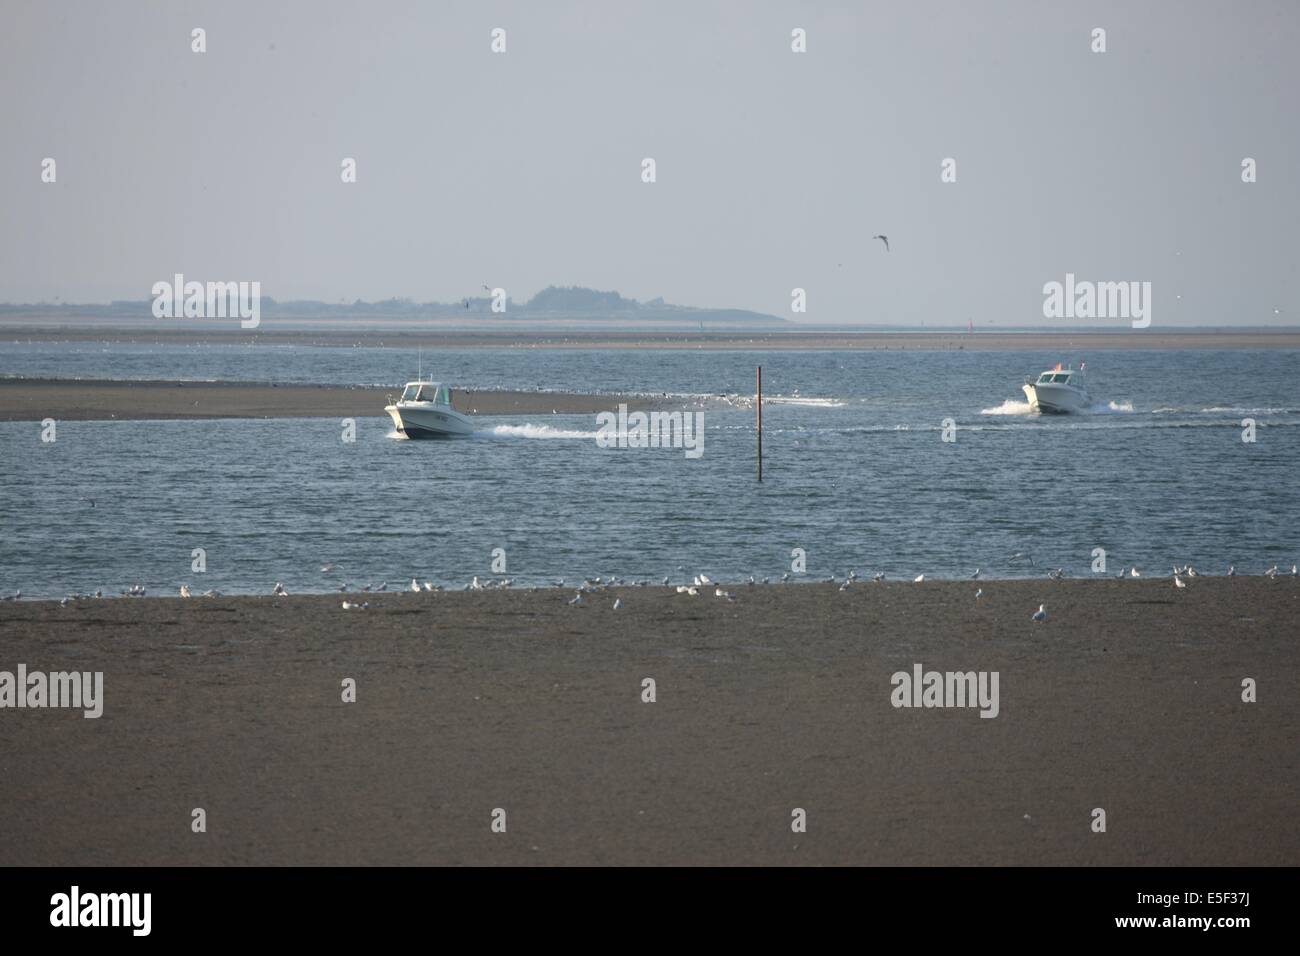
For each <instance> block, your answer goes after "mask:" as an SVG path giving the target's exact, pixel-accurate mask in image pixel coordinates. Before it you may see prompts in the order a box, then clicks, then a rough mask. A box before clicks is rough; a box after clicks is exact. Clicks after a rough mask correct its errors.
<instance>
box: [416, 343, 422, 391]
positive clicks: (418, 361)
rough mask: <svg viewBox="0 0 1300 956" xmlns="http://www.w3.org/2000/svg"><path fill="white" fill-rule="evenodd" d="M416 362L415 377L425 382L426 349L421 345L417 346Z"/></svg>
mask: <svg viewBox="0 0 1300 956" xmlns="http://www.w3.org/2000/svg"><path fill="white" fill-rule="evenodd" d="M415 362H416V365H415V377H416V378H417V379H418V380H419V381H421V382H423V381H424V349H423V348H419V347H417V348H416V350H415Z"/></svg>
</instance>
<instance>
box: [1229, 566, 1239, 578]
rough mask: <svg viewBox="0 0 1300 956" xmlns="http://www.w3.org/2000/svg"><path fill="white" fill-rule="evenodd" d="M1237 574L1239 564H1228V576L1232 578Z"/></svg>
mask: <svg viewBox="0 0 1300 956" xmlns="http://www.w3.org/2000/svg"><path fill="white" fill-rule="evenodd" d="M1236 575H1237V566H1236V565H1235V564H1230V565H1228V577H1230V578H1231V577H1236Z"/></svg>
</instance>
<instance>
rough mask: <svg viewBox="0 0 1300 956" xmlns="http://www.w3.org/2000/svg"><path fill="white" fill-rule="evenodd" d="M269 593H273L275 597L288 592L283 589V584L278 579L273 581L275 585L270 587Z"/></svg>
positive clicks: (282, 595)
mask: <svg viewBox="0 0 1300 956" xmlns="http://www.w3.org/2000/svg"><path fill="white" fill-rule="evenodd" d="M271 593H272V594H274V595H275V596H276V597H288V596H289V592H288V591H286V590H285V589H284V585H283V584H281V583H280V582H279V581H276V582H275V587H274V588H272V589H271Z"/></svg>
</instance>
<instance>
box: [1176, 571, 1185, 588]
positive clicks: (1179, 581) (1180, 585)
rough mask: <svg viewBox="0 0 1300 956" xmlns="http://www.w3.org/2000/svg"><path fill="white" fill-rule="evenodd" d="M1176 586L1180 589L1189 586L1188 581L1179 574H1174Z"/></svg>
mask: <svg viewBox="0 0 1300 956" xmlns="http://www.w3.org/2000/svg"><path fill="white" fill-rule="evenodd" d="M1174 587H1176V588H1179V589H1182V588H1185V587H1187V582H1186V581H1184V580H1183V579H1182V578H1180V577H1179V576H1178V575H1176V574H1175V575H1174Z"/></svg>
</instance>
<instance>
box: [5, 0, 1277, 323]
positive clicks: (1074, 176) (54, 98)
mask: <svg viewBox="0 0 1300 956" xmlns="http://www.w3.org/2000/svg"><path fill="white" fill-rule="evenodd" d="M3 13H4V16H3V19H4V27H3V31H2V32H0V216H2V217H3V218H2V220H0V300H8V301H39V300H53V299H54V298H55V297H56V296H57V297H59V298H60V299H62V300H63V301H106V300H108V299H124V298H130V299H145V298H149V297H150V287H151V286H152V284H153V283H154V282H156V281H158V280H160V279H169V278H170V277H171V275H172V274H173V273H175V272H183V273H185V275H186V277H187V278H189V279H198V280H202V281H206V280H249V281H252V280H258V281H260V282H261V283H262V292H263V294H264V295H271V296H274V297H276V298H281V299H285V298H318V299H323V300H326V301H337V300H338V299H340V298H344V299H347V300H349V301H351V300H352V299H355V298H364V299H377V298H386V297H388V296H409V297H412V298H415V299H418V300H428V299H437V300H453V299H456V298H459V297H461V296H464V295H470V294H474V293H475V292H476V291H477V290H479V288H480V286H481V285H482V284H483V283H487V284H489V285H494V286H502V287H504V288H506V289H507V290H508V291H509V293H510V294H511V295H512V296H513V297H514V298H516V299H524V298H527V297H528V296H530V295H532V294H533V293H534V292H536V291H537V290H538V289H539V288H541V287H543V286H545V285H548V284H551V283H557V284H580V285H589V286H594V287H597V288H605V289H609V288H612V289H618V290H619V291H620V292H622V293H623V294H624V295H628V296H633V297H636V298H640V299H648V298H652V297H654V296H657V295H662V296H664V297H665V298H667V299H668V300H669V301H670V302H679V303H684V304H691V305H700V306H717V307H722V306H734V307H739V308H749V309H755V310H759V311H763V312H771V313H775V314H779V315H784V316H786V317H791V318H803V319H806V320H808V321H818V322H836V323H850V322H870V323H899V324H919V323H920V322H922V321H925V322H927V323H930V324H954V323H964V322H965V321H966V319H967V317H971V318H973V319H974V320H975V321H976V323H977V324H980V325H983V324H985V323H987V322H990V321H992V322H994V323H1000V324H1026V323H1039V324H1041V323H1043V322H1044V320H1043V317H1042V304H1043V294H1042V286H1043V284H1044V283H1045V282H1048V281H1050V280H1053V279H1056V280H1061V279H1063V278H1064V275H1065V273H1066V272H1073V273H1075V274H1076V275H1077V276H1078V277H1079V278H1081V279H1092V280H1098V281H1106V280H1147V281H1150V282H1151V283H1152V287H1153V309H1152V313H1153V319H1154V322H1153V325H1188V324H1264V323H1275V322H1286V323H1294V322H1295V321H1296V319H1297V315H1300V297H1298V296H1297V295H1296V291H1295V282H1296V278H1297V274H1298V273H1300V269H1298V268H1297V252H1298V251H1300V243H1298V242H1297V240H1296V230H1297V227H1298V226H1300V186H1298V185H1297V183H1298V182H1300V150H1298V149H1297V146H1298V145H1300V132H1298V127H1300V122H1298V121H1297V116H1298V115H1300V113H1298V112H1297V110H1298V101H1300V97H1298V96H1297V91H1300V67H1298V66H1297V61H1298V60H1300V2H1297V0H1283V2H1262V0H1260V2H1254V0H1252V2H1222V3H1205V2H1142V3H1132V2H1118V3H1085V2H1068V3H1048V2H1041V0H1039V2H1014V3H979V2H964V0H948V2H935V3H923V2H903V0H898V2H889V3H871V4H867V3H830V2H818V3H807V4H801V3H778V2H753V3H739V2H732V3H708V2H689V3H685V2H684V3H666V2H662V0H656V2H636V3H632V2H617V3H615V2H605V3H600V2H594V0H593V2H584V3H555V2H536V0H533V2H517V3H472V2H460V3H444V2H426V3H393V2H386V0H374V2H362V3H354V2H348V3H337V2H314V3H286V2H259V3H227V2H222V3H176V2H170V0H169V2H150V3H142V2H112V3H106V2H85V3H70V2H57V0H53V2H14V0H5V4H4V11H3ZM194 27H202V28H204V29H205V30H206V31H207V52H206V53H203V54H196V53H192V52H191V50H190V44H191V39H190V31H191V29H192V28H194ZM494 27H501V28H504V29H505V30H506V31H507V32H506V38H507V52H506V53H504V54H493V53H492V52H491V50H490V43H491V36H490V33H491V30H492V29H493V28H494ZM795 27H802V28H804V29H805V30H806V31H807V37H808V40H807V45H808V51H807V53H804V54H796V53H792V52H791V49H790V44H791V30H792V29H794V28H795ZM1094 27H1102V28H1104V29H1105V30H1106V32H1107V35H1106V42H1107V52H1106V53H1104V54H1097V53H1093V52H1091V50H1090V45H1091V36H1090V34H1091V31H1092V29H1093V28H1094ZM45 157H53V158H54V159H55V160H56V161H57V174H58V180H57V182H56V183H55V184H46V183H42V182H41V178H40V174H41V161H42V159H43V158H45ZM344 157H354V158H355V159H356V161H357V164H358V165H357V170H358V181H357V182H356V183H355V184H344V183H342V182H341V181H340V163H341V161H342V160H343V158H344ZM644 157H653V158H654V159H655V161H656V163H657V174H658V181H657V182H655V183H653V184H646V183H643V182H642V181H641V160H642V159H643V158H644ZM945 157H953V158H955V159H956V161H957V182H956V183H948V184H945V183H941V182H940V176H939V173H940V162H941V161H942V160H943V159H944V158H945ZM1243 157H1253V158H1254V159H1255V160H1256V161H1257V163H1258V182H1256V183H1253V184H1244V183H1243V182H1242V181H1241V161H1242V159H1243ZM875 233H886V234H888V235H889V237H890V242H891V245H892V246H893V251H892V252H889V253H886V252H884V250H883V249H882V248H881V247H880V243H878V242H872V241H871V240H870V237H871V236H872V235H873V234H875ZM796 286H798V287H803V288H805V289H806V290H807V294H808V312H807V314H806V315H805V316H791V313H790V292H791V289H792V288H794V287H796ZM1179 295H1181V296H1182V298H1181V299H1177V298H1176V296H1179ZM1274 309H1279V310H1281V311H1280V314H1276V315H1275V314H1274V311H1273V310H1274ZM1084 324H1088V323H1084ZM1091 324H1098V323H1091ZM1115 324H1116V325H1124V324H1126V323H1124V322H1116V323H1115Z"/></svg>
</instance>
